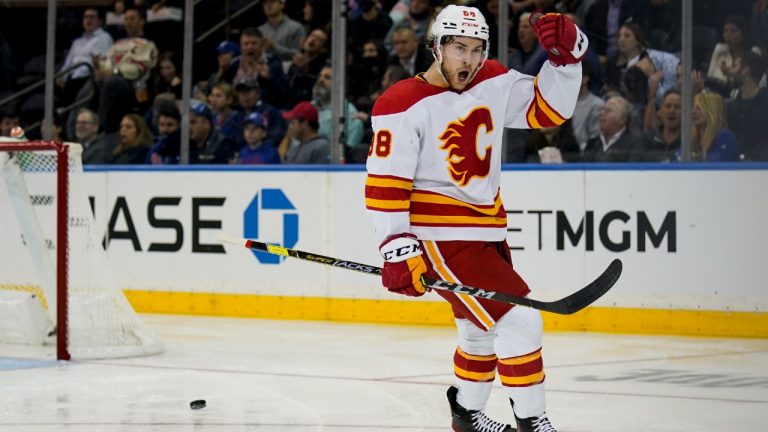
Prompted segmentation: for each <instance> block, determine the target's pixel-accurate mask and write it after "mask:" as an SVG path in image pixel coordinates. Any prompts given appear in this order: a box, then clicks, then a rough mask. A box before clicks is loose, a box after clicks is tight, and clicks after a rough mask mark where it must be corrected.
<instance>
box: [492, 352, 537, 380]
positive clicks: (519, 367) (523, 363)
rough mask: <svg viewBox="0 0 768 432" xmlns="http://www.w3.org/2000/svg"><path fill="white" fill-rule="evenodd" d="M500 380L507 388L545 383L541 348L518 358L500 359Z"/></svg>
mask: <svg viewBox="0 0 768 432" xmlns="http://www.w3.org/2000/svg"><path fill="white" fill-rule="evenodd" d="M498 369H499V378H500V379H501V383H502V384H503V385H504V386H506V387H528V386H532V385H535V384H540V383H542V382H544V363H543V362H542V361H541V348H539V349H538V350H536V351H534V352H532V353H530V354H525V355H521V356H518V357H507V358H503V359H499V364H498Z"/></svg>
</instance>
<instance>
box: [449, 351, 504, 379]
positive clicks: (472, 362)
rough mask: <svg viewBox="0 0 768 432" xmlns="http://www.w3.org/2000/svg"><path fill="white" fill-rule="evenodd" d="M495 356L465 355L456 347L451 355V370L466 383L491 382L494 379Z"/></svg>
mask: <svg viewBox="0 0 768 432" xmlns="http://www.w3.org/2000/svg"><path fill="white" fill-rule="evenodd" d="M496 361H497V358H496V356H495V355H493V354H491V355H475V354H467V353H465V352H464V351H462V350H461V348H459V347H456V353H454V355H453V370H454V372H455V373H456V377H457V378H459V379H463V380H466V381H474V382H491V381H493V380H494V379H495V378H496Z"/></svg>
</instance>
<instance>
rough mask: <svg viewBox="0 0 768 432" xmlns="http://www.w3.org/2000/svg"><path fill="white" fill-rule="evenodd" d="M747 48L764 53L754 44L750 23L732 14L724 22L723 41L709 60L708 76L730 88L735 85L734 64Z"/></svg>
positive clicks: (757, 52) (716, 46) (756, 52)
mask: <svg viewBox="0 0 768 432" xmlns="http://www.w3.org/2000/svg"><path fill="white" fill-rule="evenodd" d="M747 50H752V52H754V53H755V54H758V55H759V54H762V53H761V51H760V48H758V47H757V46H753V45H752V37H751V34H750V31H749V25H748V24H747V23H746V21H745V20H744V18H742V17H740V16H738V15H731V16H729V17H728V18H726V19H725V22H724V24H723V42H720V43H718V44H717V45H715V49H714V50H713V51H712V58H711V60H710V62H709V70H708V71H707V78H712V79H715V80H717V81H718V82H720V83H721V84H722V85H723V86H724V87H725V88H727V89H728V90H730V89H731V88H732V87H733V82H732V80H733V73H734V70H733V65H734V60H735V59H736V58H739V57H741V56H742V55H743V54H744V53H745V52H746V51H747Z"/></svg>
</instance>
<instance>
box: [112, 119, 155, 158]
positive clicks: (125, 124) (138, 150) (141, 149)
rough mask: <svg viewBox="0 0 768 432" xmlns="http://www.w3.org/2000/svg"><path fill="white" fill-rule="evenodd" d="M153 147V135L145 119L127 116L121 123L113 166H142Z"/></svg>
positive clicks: (113, 156) (113, 153)
mask: <svg viewBox="0 0 768 432" xmlns="http://www.w3.org/2000/svg"><path fill="white" fill-rule="evenodd" d="M150 145H152V133H150V132H149V126H147V123H146V122H145V121H144V119H143V118H141V117H140V116H138V115H136V114H127V115H126V116H124V117H123V119H122V120H121V121H120V132H119V137H118V143H117V146H115V150H114V151H113V152H112V163H113V164H120V165H124V164H141V163H144V161H145V160H146V157H147V151H148V150H149V146H150Z"/></svg>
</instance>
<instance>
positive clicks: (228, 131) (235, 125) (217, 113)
mask: <svg viewBox="0 0 768 432" xmlns="http://www.w3.org/2000/svg"><path fill="white" fill-rule="evenodd" d="M234 101H235V91H234V90H233V89H232V86H231V85H229V84H227V83H225V82H220V83H217V84H214V85H213V87H211V94H209V95H208V103H209V104H210V105H211V109H212V110H213V127H214V128H215V129H216V130H217V131H219V133H220V134H222V135H224V136H226V137H228V138H230V139H231V140H232V141H233V142H236V143H237V144H238V148H239V147H242V146H243V145H244V144H245V142H244V141H243V125H242V123H243V117H242V115H240V113H239V112H237V111H235V110H233V109H232V104H233V103H234Z"/></svg>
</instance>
